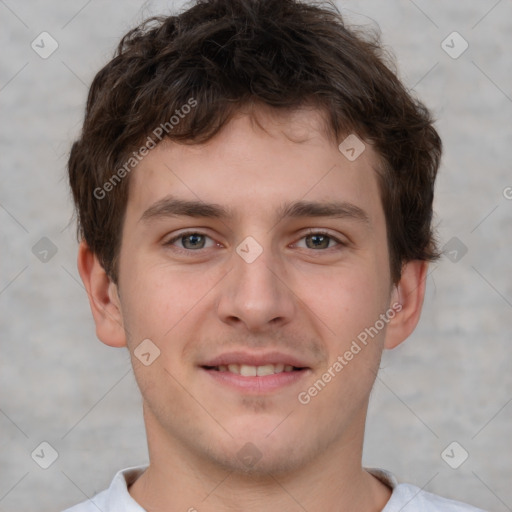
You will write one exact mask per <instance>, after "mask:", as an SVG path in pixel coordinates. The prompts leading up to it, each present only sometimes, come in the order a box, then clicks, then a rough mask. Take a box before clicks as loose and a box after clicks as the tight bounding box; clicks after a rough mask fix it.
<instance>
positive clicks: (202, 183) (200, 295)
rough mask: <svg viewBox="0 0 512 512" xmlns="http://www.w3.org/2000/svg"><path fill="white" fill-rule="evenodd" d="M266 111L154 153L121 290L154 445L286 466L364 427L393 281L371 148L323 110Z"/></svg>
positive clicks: (338, 444) (133, 214) (139, 173)
mask: <svg viewBox="0 0 512 512" xmlns="http://www.w3.org/2000/svg"><path fill="white" fill-rule="evenodd" d="M258 118H259V120H260V124H261V125H262V126H263V127H264V130H263V129H261V127H259V126H258V124H256V123H254V122H253V121H252V120H251V117H249V116H247V115H245V114H240V115H239V116H238V117H236V118H235V119H233V120H232V121H231V122H230V123H229V124H228V125H226V126H225V127H224V129H223V130H222V131H221V132H220V133H219V134H218V135H217V136H216V137H215V138H213V139H211V140H210V141H209V142H208V143H205V144H201V145H180V144H177V143H172V142H166V143H162V144H160V145H159V146H157V148H155V149H153V150H152V151H151V152H150V153H149V154H148V155H147V156H146V157H145V158H144V160H142V161H141V163H140V164H139V165H138V167H137V168H136V169H135V170H134V171H133V173H132V176H131V182H130V194H129V199H128V204H127V209H126V216H125V221H124V225H123V233H122V244H121V249H120V258H119V281H118V290H117V292H118V297H119V299H118V300H119V310H120V312H121V315H122V324H123V328H124V331H125V332H126V342H127V345H128V347H129V349H130V352H131V354H132V361H133V366H134V372H135V376H136V379H137V382H138V385H139V387H140V390H141V392H142V396H143V400H144V406H145V416H146V422H147V428H148V437H149V439H150V443H151V442H153V443H157V442H158V443H161V444H162V446H163V445H166V446H175V447H179V450H180V451H182V452H186V453H187V454H188V456H191V457H196V458H197V459H200V460H203V461H206V462H209V463H214V464H217V465H221V466H223V467H225V468H228V469H231V470H236V471H246V472H247V471H252V472H258V471H261V472H267V471H272V472H279V471H287V470H293V469H294V468H300V467H301V466H302V465H304V463H306V462H307V461H311V460H313V459H314V458H315V457H316V456H318V454H321V453H323V452H326V451H329V452H330V453H332V451H333V450H334V451H336V450H339V451H340V452H341V451H342V450H344V449H345V450H346V447H347V445H349V444H350V443H349V441H350V442H351V443H354V439H356V440H358V439H360V437H361V436H362V430H363V426H364V420H365V416H366V409H367V402H368V397H369V393H370V390H371V387H372V385H373V382H374V379H375V374H376V372H377V369H378V365H379V361H380V356H381V352H382V348H383V340H384V337H385V332H386V327H387V325H386V322H383V321H382V319H383V316H385V315H386V312H389V308H390V305H391V303H392V285H391V277H390V271H389V256H388V247H387V241H386V240H387V239H386V224H385V217H384V212H383V209H382V204H381V201H380V197H379V189H378V185H377V176H376V171H375V168H376V167H377V165H378V160H377V155H376V153H375V152H374V150H373V149H372V148H371V147H370V145H368V144H367V145H366V149H365V151H364V152H363V153H362V154H361V155H360V156H359V157H358V158H357V159H356V160H355V161H349V160H348V159H347V158H346V156H345V155H344V154H342V153H341V152H340V150H339V149H338V147H337V145H336V144H335V143H334V142H332V141H330V140H329V139H328V137H327V136H326V135H325V133H324V132H323V128H322V127H323V126H324V121H323V118H322V116H321V114H320V113H319V112H317V111H315V110H302V111H299V112H295V113H294V114H287V115H283V114H279V115H275V116H272V115H271V114H270V113H269V112H264V111H259V114H258ZM340 142H341V141H340ZM177 201H182V202H184V201H187V202H189V201H191V202H194V203H196V204H195V205H188V207H187V206H184V203H178V202H177ZM297 203H300V204H297ZM199 207H200V208H199ZM326 207H331V210H329V209H328V208H326ZM388 316H389V314H388ZM379 318H380V319H381V321H380V322H378V321H379ZM376 322H377V324H376ZM382 324H384V326H383V327H382ZM376 326H377V327H379V328H380V329H379V328H376ZM369 328H373V329H374V330H373V331H371V332H372V333H374V332H375V330H377V331H378V332H377V334H374V335H373V336H371V337H370V336H368V331H366V333H367V336H366V338H367V340H366V343H365V344H363V342H362V341H361V340H362V339H363V338H364V335H361V333H363V332H365V329H369ZM358 336H359V338H358ZM143 340H151V341H150V342H148V341H146V342H145V343H146V345H142V346H141V347H144V351H143V353H144V354H146V355H145V356H143V360H144V358H145V359H146V361H145V362H146V363H148V362H150V361H152V360H153V357H154V356H155V355H157V354H158V351H159V355H158V357H157V358H156V359H154V361H152V362H151V364H147V365H146V364H143V363H142V362H141V361H140V360H139V358H137V357H136V355H134V354H136V353H139V352H140V351H141V350H142V349H141V348H139V349H138V347H139V345H140V344H141V342H143ZM354 341H355V343H356V345H354ZM356 346H357V347H359V350H358V349H357V348H356ZM138 351H139V352H138ZM148 354H149V355H148ZM139 355H140V353H139ZM336 362H337V363H338V364H336ZM248 443H250V444H248ZM356 444H357V443H356ZM256 459H259V460H258V461H257V464H255V463H254V460H256Z"/></svg>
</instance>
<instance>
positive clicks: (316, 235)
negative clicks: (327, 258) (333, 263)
mask: <svg viewBox="0 0 512 512" xmlns="http://www.w3.org/2000/svg"><path fill="white" fill-rule="evenodd" d="M301 240H306V249H313V250H316V249H332V247H329V245H330V242H332V241H334V242H336V245H338V246H345V245H346V244H345V243H344V242H342V241H341V240H339V239H338V238H336V237H335V236H333V235H331V234H330V233H328V232H326V231H314V230H311V231H308V233H307V234H306V235H305V236H303V237H302V238H301Z"/></svg>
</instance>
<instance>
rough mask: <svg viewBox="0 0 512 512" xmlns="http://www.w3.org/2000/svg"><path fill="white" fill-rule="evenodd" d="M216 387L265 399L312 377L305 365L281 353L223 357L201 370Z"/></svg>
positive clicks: (242, 354)
mask: <svg viewBox="0 0 512 512" xmlns="http://www.w3.org/2000/svg"><path fill="white" fill-rule="evenodd" d="M199 367H200V368H201V370H202V371H203V372H204V373H205V374H206V375H207V376H208V379H209V382H210V384H211V383H212V381H213V383H215V384H219V385H221V386H224V387H226V386H227V387H228V388H230V389H231V390H235V391H237V392H242V393H244V394H253V395H261V394H266V393H270V392H273V391H279V390H281V389H284V388H285V387H287V386H291V385H293V384H296V383H297V382H299V381H300V380H302V379H304V377H305V376H307V375H310V374H311V373H312V369H311V368H310V367H309V366H306V364H305V362H304V361H301V360H299V359H297V358H296V357H294V356H291V355H285V354H280V353H277V352H274V353H270V354H265V355H263V354H254V353H253V354H249V353H246V352H236V353H230V354H224V355H221V356H219V357H217V358H215V359H212V360H210V361H207V362H206V364H202V365H200V366H199Z"/></svg>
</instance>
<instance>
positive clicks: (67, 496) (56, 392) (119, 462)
mask: <svg viewBox="0 0 512 512" xmlns="http://www.w3.org/2000/svg"><path fill="white" fill-rule="evenodd" d="M180 5H181V3H179V2H176V5H173V4H171V3H165V2H146V3H141V2H136V1H133V0H130V1H125V2H120V1H118V2H114V1H100V0H92V1H85V0H81V1H66V2H64V1H60V2H59V1H55V0H53V1H51V2H48V1H46V2H43V1H42V0H30V1H26V2H15V1H14V0H0V48H1V67H0V108H1V119H2V125H1V132H0V137H1V138H0V141H1V151H0V166H1V190H0V223H1V230H0V236H1V248H2V251H1V259H0V265H1V267H0V271H1V274H0V307H1V310H2V316H1V343H2V347H1V367H0V379H1V390H2V392H1V396H0V409H1V410H0V429H1V434H2V435H1V436H0V443H1V449H0V468H1V475H2V476H1V478H0V511H2V512H7V511H17V512H21V511H29V510H31V511H33V510H39V511H43V512H44V511H55V510H60V509H63V508H65V507H66V506H69V505H71V504H73V503H76V502H79V501H82V500H84V499H85V498H86V497H90V496H91V495H93V494H94V493H96V492H97V491H99V490H101V489H103V488H105V487H107V486H108V484H109V482H110V480H111V478H112V476H113V475H114V473H115V472H116V471H117V470H118V469H120V468H122V467H127V466H130V465H137V464H140V463H144V462H146V461H147V448H146V443H145V434H144V427H143V422H142V417H141V410H140V406H141V399H140V397H139V393H138V389H137V387H136V385H135V383H134V379H133V377H132V375H131V372H130V363H129V358H128V354H127V352H126V351H125V350H123V349H122V350H119V349H112V348H108V347H106V346H104V345H103V344H101V343H100V342H98V341H97V340H96V337H95V331H94V325H93V322H92V317H91V315H90V311H89V306H88V302H87V298H86V294H85V292H84V289H83V287H82V285H81V282H80V280H79V277H78V273H77V270H76V263H75V260H76V249H77V244H76V239H75V226H74V223H73V222H71V223H70V220H71V215H72V204H71V199H70V195H69V192H68V189H67V182H66V178H65V175H66V169H65V167H66V160H67V155H68V151H69V147H70V144H71V141H72V140H73V138H74V137H76V136H77V134H78V131H79V129H80V123H81V121H82V114H83V109H84V103H85V98H86V94H87V90H88V89H87V87H88V84H90V82H91V80H92V78H93V76H94V74H95V73H96V72H97V71H98V70H99V69H100V67H101V66H102V65H103V64H104V63H106V62H107V60H108V59H109V58H110V56H111V54H112V52H113V49H114V46H115V45H116V44H117V42H118V40H119V38H120V37H121V36H122V35H123V34H124V33H125V32H126V31H127V30H128V29H129V28H130V27H132V26H133V25H134V24H136V23H138V22H140V21H141V20H142V19H143V18H144V17H146V16H147V15H149V14H153V13H155V14H156V13H166V12H168V9H169V8H170V9H172V10H174V9H175V8H177V7H179V6H180ZM338 5H339V6H340V7H341V8H342V12H344V13H345V15H346V16H347V20H348V21H350V22H353V23H357V24H364V25H370V26H374V25H375V23H378V25H379V26H380V28H381V30H382V37H383V41H384V43H385V44H386V45H388V46H389V47H391V48H392V50H393V52H394V54H395V57H396V61H397V63H398V68H399V71H400V76H401V77H402V79H403V80H404V82H405V84H406V85H407V86H408V87H409V88H412V89H414V91H415V92H416V93H417V94H418V95H419V96H420V97H421V98H422V99H423V100H424V101H425V102H426V103H427V105H428V106H429V107H431V108H432V110H433V111H434V113H435V115H436V117H437V118H438V119H439V121H438V123H437V127H438V129H439V131H440V134H441V136H442V138H443V140H444V143H445V154H444V159H443V164H442V168H441V170H440V174H439V178H438V183H437V199H436V212H437V216H436V223H437V224H438V230H439V236H440V240H441V244H442V245H444V244H445V243H447V242H448V241H449V240H450V239H452V238H453V237H457V239H458V241H457V240H456V241H455V242H453V241H452V242H451V244H453V243H457V244H459V246H460V244H464V246H465V247H467V253H466V254H465V255H464V256H463V257H462V258H460V256H461V254H462V253H461V251H460V250H458V253H457V254H458V257H459V258H460V260H459V261H458V262H452V261H450V259H449V258H448V257H445V258H443V260H442V261H441V262H439V263H436V264H435V265H433V266H432V267H431V273H430V276H429V279H428V287H427V296H426V301H425V307H424V312H423V315H422V319H421V322H420V325H419V327H418V329H417V330H416V331H415V333H414V334H413V336H411V338H410V339H409V340H408V341H407V342H406V343H405V344H403V345H402V346H400V347H399V348H397V349H395V350H394V351H391V352H386V353H385V354H384V357H383V361H382V370H381V372H380V374H379V377H378V380H377V383H376V386H375V389H374V391H373V394H372V401H371V406H370V411H369V419H368V429H367V437H366V444H365V451H364V463H365V465H367V466H377V467H383V468H386V469H389V470H391V471H393V472H394V473H395V474H396V475H397V476H398V478H399V479H401V480H404V481H407V482H410V483H414V484H416V485H418V486H420V487H424V488H425V489H426V490H429V491H431V492H435V493H438V494H442V495H444V496H447V497H451V498H455V499H459V500H463V501H467V502H470V503H473V504H474V505H477V506H480V507H482V508H485V509H489V510H494V511H506V510H512V488H511V486H510V482H511V477H512V462H511V449H512V428H511V425H512V421H511V420H512V404H511V401H512V374H511V372H510V367H511V364H512V356H511V354H512V352H511V347H510V343H511V341H512V340H511V334H510V332H511V317H512V315H511V313H512V309H511V308H512V278H511V272H510V260H511V258H510V247H511V240H512V222H511V213H512V200H510V199H507V197H506V196H507V193H506V191H507V190H508V189H507V188H506V187H510V186H512V173H511V167H512V166H511V163H510V148H511V147H512V123H511V120H512V81H511V70H512V58H511V57H510V48H512V1H511V0H501V1H496V0H481V1H464V2H460V1H455V0H451V1H442V2H441V1H440V0H439V1H430V2H428V1H426V0H415V1H414V2H413V1H409V0H391V1H390V0H388V1H386V2H382V1H378V0H371V1H370V0H366V1H362V0H360V1H347V2H338ZM43 31H47V32H49V33H50V34H51V35H52V37H53V38H54V39H55V40H56V41H57V42H58V45H59V47H58V49H57V50H56V51H55V53H53V54H52V55H51V56H50V57H49V58H47V59H42V58H41V57H40V56H39V55H38V54H36V53H35V51H33V49H32V48H31V42H32V41H33V40H34V39H36V37H37V36H38V35H39V34H40V33H41V32H43ZM453 31H458V32H459V33H460V34H461V35H462V36H463V37H464V39H465V40H466V41H467V42H468V43H469V48H468V49H467V51H466V52H464V53H463V54H462V55H461V56H460V57H459V58H457V59H454V58H452V57H450V56H449V55H448V54H447V53H446V52H445V51H444V50H443V48H442V47H441V43H442V41H443V40H444V39H445V38H446V37H447V36H448V35H449V34H450V33H452V32H453ZM36 41H37V40H36ZM448 41H450V40H448ZM449 44H450V45H452V46H455V50H457V49H458V48H460V46H458V45H459V43H457V42H454V43H453V44H452V43H451V42H450V43H449ZM504 191H505V194H504ZM511 196H512V194H508V197H511ZM43 237H47V238H48V239H50V240H51V242H52V243H53V244H54V245H55V248H56V249H57V252H56V254H55V255H53V256H52V257H50V256H51V252H49V253H48V255H47V259H48V261H46V262H45V261H40V259H39V258H40V257H42V253H40V251H41V247H40V246H37V247H38V248H39V254H38V251H37V250H34V252H35V253H36V254H34V252H33V250H32V248H33V247H34V245H35V244H37V243H38V242H39V241H40V240H41V238H43ZM46 243H47V242H46ZM40 244H43V245H44V244H45V242H40ZM37 247H36V248H37ZM449 247H452V246H449ZM453 247H455V246H453ZM43 248H44V247H43ZM450 250H451V249H450ZM37 254H38V256H39V258H38V257H37V256H36V255H37ZM454 256H455V253H452V254H451V257H452V259H453V257H454ZM42 441H47V442H49V443H50V444H51V445H52V446H53V447H54V448H55V450H56V451H57V452H58V458H57V460H56V461H55V463H54V464H53V465H51V466H50V467H49V468H48V469H42V468H40V467H39V465H37V464H36V462H35V461H34V460H33V459H32V458H31V453H32V452H33V450H34V449H35V448H36V447H37V446H38V445H39V444H40V443H41V442H42ZM453 441H457V442H458V443H459V444H460V446H461V447H462V448H460V447H456V449H455V450H454V451H453V452H450V451H449V454H450V455H452V457H451V459H449V460H450V462H452V464H453V461H454V460H455V461H457V460H459V457H461V454H462V453H463V452H462V450H463V449H464V450H466V451H467V452H468V453H469V457H468V459H467V460H466V461H465V462H464V463H463V464H462V465H461V466H460V467H459V468H458V469H452V468H451V467H450V466H449V465H448V464H447V463H446V462H445V460H443V458H442V457H441V453H442V452H443V450H444V449H445V448H446V447H447V446H448V445H449V444H450V443H451V442H453ZM36 453H40V452H37V451H36ZM46 453H47V454H48V451H47V452H46ZM46 456H47V455H45V457H46ZM39 460H41V459H39Z"/></svg>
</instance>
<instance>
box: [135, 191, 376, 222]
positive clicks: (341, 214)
mask: <svg viewBox="0 0 512 512" xmlns="http://www.w3.org/2000/svg"><path fill="white" fill-rule="evenodd" d="M275 215H276V218H279V219H283V218H302V217H331V218H337V219H352V220H355V221H358V222H361V223H363V224H367V225H368V226H370V225H371V222H370V218H369V216H368V214H367V213H366V212H365V211H364V210H363V209H361V208H360V207H359V206H356V205H354V204H351V203H348V202H345V201H341V202H338V201H327V202H323V201H295V202H292V203H285V204H283V205H282V206H281V207H280V208H278V209H277V210H276V212H275ZM165 217H194V218H210V219H221V220H226V219H229V218H233V217H234V212H233V210H232V209H231V208H229V207H225V206H222V205H219V204H215V203H205V202H204V201H194V200H186V199H180V198H176V197H173V196H166V197H164V198H162V199H160V200H159V201H157V202H156V203H154V204H153V205H151V206H150V207H149V208H148V209H147V210H145V211H144V213H143V214H142V216H141V218H140V221H143V222H148V221H150V220H153V219H158V218H165Z"/></svg>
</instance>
